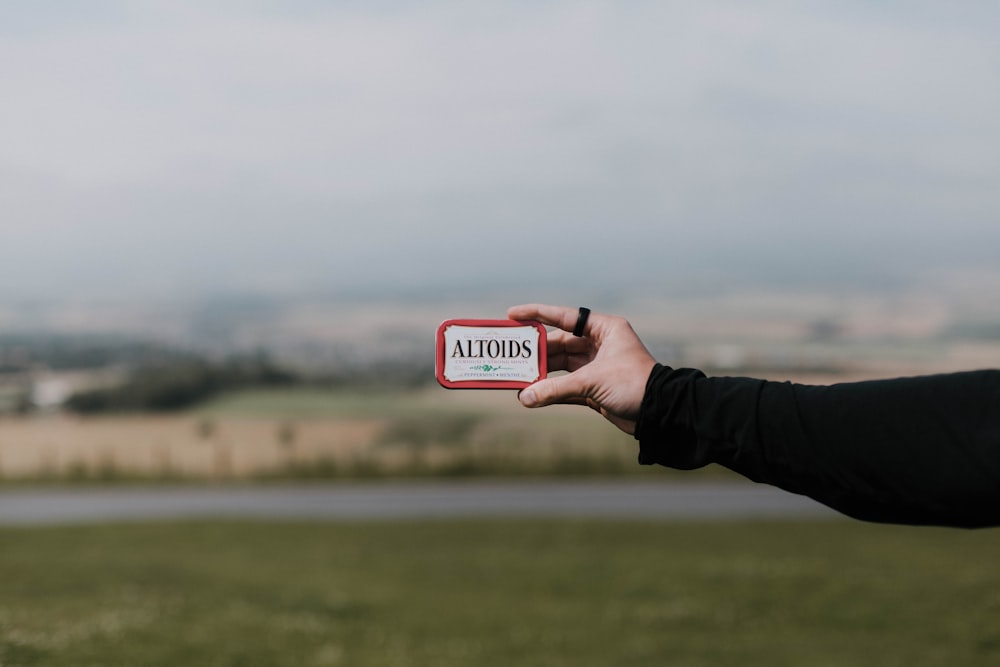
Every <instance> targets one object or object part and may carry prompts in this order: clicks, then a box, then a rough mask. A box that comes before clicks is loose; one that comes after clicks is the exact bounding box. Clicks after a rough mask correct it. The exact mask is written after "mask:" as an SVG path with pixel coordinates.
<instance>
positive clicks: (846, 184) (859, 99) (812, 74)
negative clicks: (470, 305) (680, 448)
mask: <svg viewBox="0 0 1000 667" xmlns="http://www.w3.org/2000/svg"><path fill="white" fill-rule="evenodd" d="M71 4H72V3H71ZM2 11H4V12H6V13H7V14H10V13H11V12H15V13H16V14H17V16H16V17H11V16H4V17H2V18H3V19H5V20H0V24H4V25H6V26H8V28H7V30H6V31H5V32H4V33H2V35H0V77H3V79H4V81H5V88H6V92H5V104H4V105H3V106H2V107H0V142H2V144H3V145H4V151H3V153H2V154H0V202H2V203H3V206H4V208H5V215H4V218H3V220H2V221H0V232H2V233H4V234H5V236H7V237H8V239H7V241H6V242H5V243H4V248H2V249H0V260H2V261H3V262H4V264H5V266H6V268H5V269H4V271H5V272H6V273H7V275H8V277H9V278H10V279H11V280H7V281H5V282H7V283H8V284H22V285H23V284H29V285H30V284H35V285H39V286H41V285H43V284H45V285H47V287H45V288H44V289H43V288H42V287H39V288H38V289H40V290H42V291H49V292H55V293H59V292H60V291H62V290H65V289H67V288H66V285H67V284H71V285H73V286H75V287H76V288H78V289H79V290H81V291H84V292H85V291H87V290H91V289H93V290H99V289H114V288H118V287H120V286H121V285H122V282H123V280H122V279H123V277H125V276H130V275H133V276H134V278H133V279H132V280H129V281H126V282H127V284H128V285H129V286H131V287H134V288H135V289H144V288H146V287H149V286H150V285H153V284H157V285H166V286H168V287H167V289H169V286H171V285H172V286H175V287H178V289H180V288H181V287H182V286H183V289H190V290H196V289H200V288H201V286H204V285H206V284H213V285H217V286H223V287H231V286H239V285H254V284H259V283H260V282H261V276H262V275H265V276H266V275H274V276H278V277H279V278H276V279H275V280H276V281H277V282H280V283H281V284H285V285H292V284H306V285H308V284H311V283H317V282H318V283H324V282H325V283H343V282H349V281H351V280H358V281H362V282H363V281H381V282H382V283H384V284H386V285H388V286H390V287H391V286H392V285H393V284H396V283H404V282H405V284H406V285H409V286H412V285H415V284H417V285H419V284H421V281H423V282H427V283H432V282H436V281H437V282H440V281H441V280H444V279H445V278H446V277H447V274H448V271H449V267H458V268H460V269H462V270H465V271H471V270H473V269H475V270H476V271H477V273H478V274H479V275H481V276H482V279H483V280H484V281H496V280H500V279H503V277H504V275H505V272H509V270H510V268H511V266H513V267H514V268H515V269H516V270H518V271H520V272H521V273H524V274H527V275H539V276H545V275H547V274H549V275H556V276H560V275H568V274H569V272H570V271H571V270H572V269H573V268H574V267H575V265H576V264H577V263H578V262H579V261H580V258H581V257H585V258H588V261H598V262H603V263H602V266H605V267H606V270H605V273H606V275H605V276H604V279H605V280H612V281H614V280H619V279H620V280H625V279H634V276H635V275H636V274H640V275H642V274H643V272H644V271H645V272H646V273H647V274H652V275H664V276H669V274H668V273H665V272H664V271H665V270H664V269H663V267H662V266H660V265H658V263H657V257H658V256H659V255H658V253H662V252H670V253H673V254H674V255H675V260H677V261H678V264H679V265H680V266H682V267H688V269H690V268H691V267H695V268H697V267H705V268H706V270H710V271H712V272H719V271H723V272H725V271H729V272H731V273H733V272H735V273H736V274H739V273H740V272H741V271H757V270H758V269H757V268H754V267H756V266H757V265H758V264H759V265H761V266H764V267H765V268H766V266H772V265H775V264H781V263H782V262H785V263H786V264H787V267H786V268H787V269H788V271H791V272H792V273H794V272H795V271H808V270H809V266H810V264H815V263H816V262H815V261H813V262H811V261H809V260H808V259H807V260H806V261H803V260H802V257H803V256H805V257H806V258H809V257H812V258H814V260H816V261H818V262H820V263H822V261H823V257H824V256H825V255H826V254H829V253H831V252H833V251H836V252H837V253H840V254H839V255H838V257H842V256H849V257H850V258H851V261H852V262H853V263H854V264H862V265H865V266H869V268H873V267H875V268H877V267H876V266H875V265H876V264H878V263H882V264H886V265H888V264H892V262H893V261H895V260H897V259H898V258H899V257H898V256H899V255H904V256H906V257H912V258H913V262H916V263H919V261H925V260H926V259H927V258H928V255H933V253H930V252H928V251H927V250H926V247H927V246H929V245H934V244H944V245H948V246H949V248H950V251H949V253H948V256H949V257H950V258H951V259H950V260H949V261H953V262H959V263H960V262H963V261H965V260H966V259H968V260H969V261H973V260H975V261H983V260H982V258H981V256H980V253H979V252H978V248H977V247H976V246H977V244H976V243H975V241H974V240H973V239H976V238H979V239H980V243H979V244H978V245H981V241H982V236H981V235H983V234H986V235H992V236H989V238H994V239H995V238H996V236H997V232H996V231H994V229H995V220H996V218H997V213H998V212H1000V194H998V193H1000V188H998V187H997V186H998V185H1000V183H998V182H997V181H998V179H1000V176H998V174H1000V157H998V156H1000V151H998V150H996V149H997V139H996V137H997V136H1000V121H998V120H997V119H998V118H1000V113H998V111H1000V85H997V84H998V81H997V78H998V74H1000V72H998V62H1000V47H998V46H997V43H996V40H995V30H994V28H996V27H997V23H998V14H1000V11H998V10H996V9H995V8H994V7H993V6H992V5H991V4H989V3H982V4H969V5H964V6H963V12H956V11H948V12H944V11H943V10H941V9H939V8H937V6H936V5H935V4H932V3H925V4H920V3H905V4H903V3H888V4H880V5H878V6H877V7H875V6H871V5H870V3H838V4H837V5H835V6H831V5H826V4H813V3H807V4H802V5H788V4H787V3H781V2H767V3H758V4H756V5H754V6H753V7H747V6H746V5H745V4H742V3H734V2H722V1H714V2H709V3H698V4H695V5H692V4H689V3H653V2H637V3H628V4H626V5H615V4H609V3H587V2H584V3H570V2H553V3H514V4H511V3H475V4H472V5H470V4H467V3H450V2H449V3H437V4H431V5H426V6H421V7H420V8H415V7H413V6H410V5H408V4H397V3H376V4H374V5H369V4H351V3H348V4H346V5H339V4H338V5H333V6H330V5H327V4H326V3H308V2H294V3H271V2H256V3H235V2H209V3H161V2H143V3H132V2H129V3H124V2H122V3H113V2H112V3H105V4H103V5H100V11H95V12H94V13H93V14H92V15H91V14H88V15H84V14H82V13H80V12H76V13H75V14H74V13H73V12H69V13H68V14H60V13H57V12H47V11H46V10H45V9H44V8H35V9H31V6H30V5H29V6H26V7H21V8H17V9H10V8H6V9H4V10H2ZM6 19H11V20H9V21H8V20H6ZM14 19H16V20H14ZM498 230H506V231H507V233H508V234H509V235H511V236H516V237H520V238H527V239H530V241H531V243H530V244H529V245H530V247H524V248H521V249H520V250H519V252H518V253H515V254H514V255H513V256H514V257H515V258H519V259H514V260H512V261H513V265H512V264H499V265H496V266H494V265H491V264H490V263H488V262H485V263H484V262H482V261H481V260H479V259H476V255H475V254H472V255H468V258H466V259H456V258H463V257H466V254H465V252H466V251H467V250H468V249H469V248H470V247H472V248H490V247H495V246H494V244H495V243H496V240H497V239H498V238H500V237H502V236H503V234H502V232H500V231H498ZM949 239H953V240H952V241H949ZM970 242H971V244H972V245H970ZM949 244H950V245H949ZM894 246H895V247H896V249H897V252H896V253H895V255H896V257H887V253H888V252H889V251H890V249H891V248H893V247H894ZM192 248H200V250H199V251H198V252H197V253H195V252H193V251H192ZM862 248H867V249H868V250H866V251H865V252H861V251H860V249H862ZM678 255H680V256H681V257H677V256H678ZM754 258H760V259H759V260H755V259H754ZM918 260H919V261H918ZM838 261H840V260H838V259H829V260H827V262H828V263H829V264H831V265H833V266H836V265H837V263H838ZM53 263H55V264H56V265H55V266H54V265H53ZM43 264H44V265H45V266H46V269H45V276H48V277H47V278H44V279H43V278H42V277H41V276H40V275H39V273H38V269H37V267H39V266H41V265H43ZM96 265H101V266H104V267H106V268H105V269H104V270H103V271H96V270H94V269H93V267H94V266H96ZM143 267H155V268H156V276H155V277H151V276H146V275H143V271H142V269H143ZM366 267H367V268H369V269H377V270H372V271H370V272H369V274H364V273H363V272H362V271H361V270H362V269H364V268H366ZM546 267H548V271H546ZM748 267H749V268H748ZM796 267H798V268H796ZM911 269H912V267H910V268H907V270H911ZM786 273H787V272H786ZM135 274H138V275H135ZM296 276H297V278H296ZM21 277H31V278H32V279H31V280H19V278H21ZM25 289H27V288H25Z"/></svg>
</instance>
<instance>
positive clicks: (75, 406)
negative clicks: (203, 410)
mask: <svg viewBox="0 0 1000 667" xmlns="http://www.w3.org/2000/svg"><path fill="white" fill-rule="evenodd" d="M297 379H298V378H297V377H296V375H295V374H293V373H290V372H288V371H285V370H282V369H280V368H278V367H277V366H275V365H274V364H272V363H271V362H270V361H268V360H267V359H266V358H262V357H261V358H254V359H230V360H226V361H222V362H210V361H207V360H204V359H189V360H183V361H181V360H178V361H174V362H173V363H169V364H163V365H159V366H153V367H143V368H138V369H136V370H134V371H133V372H132V373H131V374H129V376H128V379H127V380H126V381H125V382H124V383H122V384H120V385H116V386H114V387H105V388H99V389H90V390H86V391H80V392H77V393H75V394H73V395H72V396H70V397H69V399H68V400H67V401H66V405H65V407H66V408H67V409H68V410H72V411H73V412H80V413H95V412H142V411H154V412H155V411H166V410H180V409H183V408H187V407H191V406H193V405H196V404H198V403H201V402H202V401H205V400H207V399H209V398H211V397H212V396H215V395H216V394H219V393H221V392H224V391H227V390H233V389H240V388H245V387H270V386H280V385H290V384H293V383H295V382H296V381H297Z"/></svg>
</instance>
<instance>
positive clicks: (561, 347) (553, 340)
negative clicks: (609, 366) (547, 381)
mask: <svg viewBox="0 0 1000 667" xmlns="http://www.w3.org/2000/svg"><path fill="white" fill-rule="evenodd" d="M546 348H547V350H548V369H549V370H550V371H575V370H576V369H577V368H580V367H581V366H583V365H584V364H586V363H587V362H589V361H590V360H591V358H592V356H593V348H592V347H591V343H590V340H589V339H587V338H580V337H578V336H574V335H572V334H569V333H566V332H565V331H558V330H557V331H552V332H551V333H549V335H548V343H547V345H546Z"/></svg>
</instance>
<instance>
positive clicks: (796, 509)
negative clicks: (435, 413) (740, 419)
mask: <svg viewBox="0 0 1000 667" xmlns="http://www.w3.org/2000/svg"><path fill="white" fill-rule="evenodd" d="M833 516H836V514H835V513H834V512H833V511H832V510H829V509H828V508H826V507H824V506H822V505H819V504H818V503H816V502H814V501H812V500H810V499H808V498H804V497H802V496H797V495H794V494H790V493H786V492H784V491H780V490H778V489H774V488H772V487H768V486H763V485H756V484H749V483H746V484H744V483H711V484H705V483H675V482H649V481H645V480H643V481H634V480H633V481H622V480H614V481H481V480H480V481H463V482H440V481H427V482H392V483H390V482H385V483H370V484H358V483H330V484H322V485H319V484H302V485H296V486H291V485H288V486H250V487H240V486H233V487H226V486H217V487H111V488H52V489H46V488H40V489H6V490H2V491H0V525H36V524H59V523H83V522H105V521H146V520H170V519H193V518H198V519H208V518H245V519H341V520H342V519H347V520H372V519H408V518H457V517H579V518H586V517H594V518H598V517H602V518H660V519H744V518H794V517H800V518H829V517H833Z"/></svg>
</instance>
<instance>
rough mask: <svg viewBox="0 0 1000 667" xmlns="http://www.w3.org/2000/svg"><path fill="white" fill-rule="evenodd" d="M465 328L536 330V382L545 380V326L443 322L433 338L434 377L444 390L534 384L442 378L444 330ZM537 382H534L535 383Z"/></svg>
mask: <svg viewBox="0 0 1000 667" xmlns="http://www.w3.org/2000/svg"><path fill="white" fill-rule="evenodd" d="M456 325H457V326H465V327H493V328H497V327H523V326H532V327H535V328H536V329H538V380H543V379H545V375H546V373H547V372H548V343H547V341H546V332H545V325H544V324H542V323H541V322H536V321H535V320H445V321H444V322H442V323H441V324H440V326H438V328H437V334H436V336H435V345H434V347H435V356H434V375H435V376H437V381H438V384H439V385H441V386H442V387H444V388H445V389H524V388H525V387H530V386H531V385H532V384H534V382H520V381H514V380H468V381H465V382H451V381H450V380H446V379H445V377H444V358H445V357H444V355H445V350H444V330H445V329H446V328H448V327H450V326H456ZM538 380H535V382H537V381H538Z"/></svg>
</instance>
